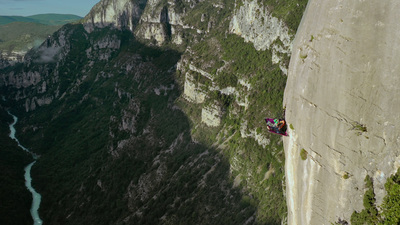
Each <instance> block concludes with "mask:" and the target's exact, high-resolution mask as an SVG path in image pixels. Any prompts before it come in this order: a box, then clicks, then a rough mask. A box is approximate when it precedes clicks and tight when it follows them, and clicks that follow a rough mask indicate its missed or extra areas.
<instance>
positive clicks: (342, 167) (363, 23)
mask: <svg viewBox="0 0 400 225" xmlns="http://www.w3.org/2000/svg"><path fill="white" fill-rule="evenodd" d="M399 10H400V4H399V3H397V2H372V1H325V2H321V1H315V0H310V1H309V3H308V6H307V9H306V11H305V14H304V16H303V19H302V22H301V24H300V27H299V30H298V32H297V34H296V38H295V41H294V44H293V52H292V58H291V61H290V66H289V75H288V81H287V86H286V89H285V95H284V106H286V119H287V122H288V123H289V124H291V129H290V131H289V133H290V137H289V138H288V139H284V147H285V154H286V168H285V170H286V181H287V203H288V214H289V218H288V219H289V224H330V223H331V222H335V221H338V219H339V218H341V219H345V220H347V221H349V218H350V215H351V213H352V212H353V211H354V210H360V209H361V208H363V203H362V201H363V200H362V196H363V194H364V190H365V189H364V181H363V180H364V178H365V176H366V175H370V176H371V177H373V180H374V185H375V194H376V196H377V203H378V204H380V202H382V198H383V196H384V194H385V193H384V192H385V191H384V187H383V184H384V183H385V181H386V179H387V178H388V177H389V176H390V175H391V174H393V173H394V172H395V171H396V169H397V168H398V167H399V166H400V148H399V144H400V139H399V138H398V137H399V135H400V129H399V126H400V122H399V117H400V116H399V113H398V112H399V110H400V98H399V96H400V88H399V84H400V79H399V76H398V73H399V72H400V71H399V70H400V67H399V64H398V62H397V61H398V58H399V54H400V53H399V47H400V42H399V39H398V36H399V34H398V31H399V30H400V25H399V23H398V21H399V19H400V16H399V14H398V12H399ZM303 149H304V150H303ZM304 151H306V152H307V153H308V155H307V159H306V160H302V159H301V157H300V152H304Z"/></svg>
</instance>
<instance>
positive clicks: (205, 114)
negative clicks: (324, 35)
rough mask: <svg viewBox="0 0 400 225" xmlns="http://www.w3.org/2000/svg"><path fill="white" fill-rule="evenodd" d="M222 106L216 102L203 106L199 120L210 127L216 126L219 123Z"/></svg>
mask: <svg viewBox="0 0 400 225" xmlns="http://www.w3.org/2000/svg"><path fill="white" fill-rule="evenodd" d="M222 114H223V113H222V107H221V106H219V105H218V103H216V104H215V103H214V104H213V105H210V106H207V107H203V109H202V110H201V122H203V123H205V124H206V125H207V126H210V127H218V126H219V125H220V124H221V117H222Z"/></svg>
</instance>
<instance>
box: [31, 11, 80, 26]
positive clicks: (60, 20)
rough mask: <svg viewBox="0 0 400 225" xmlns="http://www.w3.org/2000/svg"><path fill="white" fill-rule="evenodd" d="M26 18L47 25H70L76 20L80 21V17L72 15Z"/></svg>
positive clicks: (45, 15)
mask: <svg viewBox="0 0 400 225" xmlns="http://www.w3.org/2000/svg"><path fill="white" fill-rule="evenodd" d="M27 18H29V19H33V20H35V21H37V22H39V23H42V24H47V25H64V24H66V23H72V22H75V21H77V20H80V19H82V17H80V16H77V15H72V14H54V13H48V14H38V15H33V16H28V17H27Z"/></svg>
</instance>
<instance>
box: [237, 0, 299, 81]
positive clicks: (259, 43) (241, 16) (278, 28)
mask: <svg viewBox="0 0 400 225" xmlns="http://www.w3.org/2000/svg"><path fill="white" fill-rule="evenodd" d="M229 29H230V32H232V33H234V34H237V35H239V36H241V37H243V38H244V39H245V41H246V42H249V41H250V42H252V43H253V44H254V47H255V48H256V49H257V50H266V49H271V51H272V54H273V58H272V60H273V63H280V62H281V61H282V57H281V56H280V54H289V55H290V52H291V50H292V45H291V44H292V39H293V37H292V36H291V35H290V34H289V29H288V28H287V27H286V25H285V24H284V23H283V22H282V21H280V20H279V19H278V18H275V17H273V16H272V15H271V13H270V12H269V11H268V10H267V8H266V7H264V6H263V5H260V4H259V3H258V2H257V1H243V5H242V6H240V7H239V9H237V10H235V13H234V15H233V18H232V20H231V22H230V24H229ZM280 68H281V70H282V71H283V72H284V73H285V74H287V68H286V66H284V65H283V64H282V63H280Z"/></svg>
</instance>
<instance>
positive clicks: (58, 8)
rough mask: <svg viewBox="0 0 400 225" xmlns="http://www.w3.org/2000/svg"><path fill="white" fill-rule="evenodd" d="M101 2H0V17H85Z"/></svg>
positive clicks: (55, 0) (46, 0) (32, 0)
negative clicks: (38, 15)
mask: <svg viewBox="0 0 400 225" xmlns="http://www.w3.org/2000/svg"><path fill="white" fill-rule="evenodd" d="M99 1H100V0H0V16H32V15H36V14H44V13H59V14H74V15H77V16H81V17H84V16H86V14H88V13H89V11H90V9H91V8H92V7H93V6H94V5H95V4H96V3H98V2H99Z"/></svg>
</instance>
